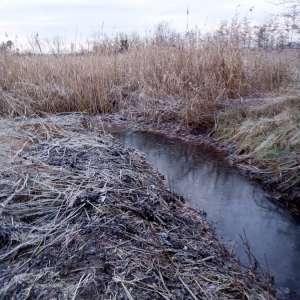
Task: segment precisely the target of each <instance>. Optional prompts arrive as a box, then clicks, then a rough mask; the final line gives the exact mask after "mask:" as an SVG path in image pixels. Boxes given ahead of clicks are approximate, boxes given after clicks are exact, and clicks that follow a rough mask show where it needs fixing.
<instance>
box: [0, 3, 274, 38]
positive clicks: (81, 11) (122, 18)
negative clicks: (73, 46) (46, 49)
mask: <svg viewBox="0 0 300 300" xmlns="http://www.w3.org/2000/svg"><path fill="white" fill-rule="evenodd" d="M187 7H188V8H189V11H190V16H189V24H190V28H193V27H195V26H198V28H200V30H202V31H207V30H209V29H211V28H213V27H215V26H217V25H218V24H219V23H220V22H221V21H222V20H229V19H231V18H232V17H233V16H234V15H235V13H236V12H238V14H239V15H240V16H241V17H243V16H248V17H250V19H251V20H252V21H253V22H256V23H261V22H262V21H263V20H264V19H265V18H267V17H269V16H270V15H271V14H274V13H276V10H278V7H276V6H275V5H273V4H272V0H269V1H261V0H252V1H250V0H151V1H149V0H148V1H146V0H0V40H4V39H7V38H9V39H12V40H13V41H16V40H17V41H19V42H24V41H25V40H27V39H28V38H29V37H30V36H32V34H33V33H39V36H40V37H41V38H42V39H45V38H49V39H52V38H54V37H57V36H60V37H61V38H62V39H65V40H74V39H81V40H82V39H83V38H91V37H92V36H93V34H95V33H97V32H100V31H101V28H102V24H104V25H103V31H104V32H105V33H106V34H108V35H111V34H115V33H117V32H139V33H145V32H149V30H151V29H153V27H154V25H156V24H158V23H159V22H162V21H166V22H169V23H170V25H171V27H172V28H174V29H176V30H178V31H184V30H185V28H186V20H187V18H186V10H187ZM252 7H253V11H252V12H250V8H252Z"/></svg>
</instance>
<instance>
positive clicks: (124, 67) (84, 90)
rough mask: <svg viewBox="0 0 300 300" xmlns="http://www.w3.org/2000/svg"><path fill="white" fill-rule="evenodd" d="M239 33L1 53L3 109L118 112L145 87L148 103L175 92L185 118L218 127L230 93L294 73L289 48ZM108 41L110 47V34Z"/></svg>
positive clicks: (247, 92) (254, 89)
mask: <svg viewBox="0 0 300 300" xmlns="http://www.w3.org/2000/svg"><path fill="white" fill-rule="evenodd" d="M232 36H234V35H233V34H232V33H230V32H229V33H228V36H226V37H223V38H222V39H219V38H218V37H217V36H216V37H214V36H210V37H205V38H203V39H202V40H198V39H196V38H195V39H194V40H193V38H191V37H190V38H187V39H186V40H184V41H174V43H163V42H160V43H157V42H155V40H150V41H149V40H144V41H143V40H138V41H131V42H130V47H129V50H128V51H125V52H124V51H123V52H122V53H120V52H117V51H113V52H109V51H108V52H107V51H102V50H101V51H96V52H87V53H83V54H78V53H71V54H58V55H50V54H44V55H15V54H12V53H2V54H0V75H1V76H0V88H2V90H3V91H1V98H0V114H1V115H5V116H16V115H23V114H28V115H31V114H41V113H43V112H47V113H57V112H72V111H81V112H83V111H85V112H89V113H104V112H112V111H118V110H120V109H122V108H124V107H128V106H130V105H132V103H131V101H130V100H131V97H130V96H131V95H132V93H134V92H136V93H137V92H138V93H141V92H143V93H144V94H145V95H146V97H144V98H143V99H141V101H142V102H141V103H140V107H144V109H143V110H147V107H149V105H148V103H147V99H148V98H149V97H155V98H161V99H163V98H165V97H172V98H173V99H176V100H177V101H178V102H179V105H178V107H179V108H180V110H179V111H178V112H177V118H178V120H181V121H183V122H185V123H186V124H188V125H193V124H196V125H199V124H200V125H201V124H203V126H204V127H209V126H210V127H211V126H212V125H213V123H214V118H213V115H214V113H215V112H216V110H217V109H218V107H219V106H220V105H222V104H223V100H226V99H228V98H238V97H241V96H253V95H259V94H262V93H265V92H274V91H277V90H278V89H279V88H281V87H284V86H286V85H287V84H288V83H289V82H290V81H291V80H292V79H294V77H295V70H294V63H293V62H294V60H293V57H292V56H291V55H289V53H286V52H284V51H283V52H279V51H268V50H259V49H243V48H241V47H240V46H239V44H238V43H237V41H236V40H235V39H234V38H233V37H232ZM103 43H107V44H108V45H107V47H106V45H104V44H103V45H102V48H103V49H106V48H109V45H110V44H111V41H104V42H103ZM102 48H101V49H102ZM116 91H118V92H117V93H116ZM168 104H169V103H168V102H166V103H165V107H166V109H167V106H168ZM150 112H151V111H150ZM150 112H149V113H148V116H149V118H151V116H152V114H151V113H150Z"/></svg>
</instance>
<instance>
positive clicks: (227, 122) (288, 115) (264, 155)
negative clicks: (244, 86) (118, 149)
mask: <svg viewBox="0 0 300 300" xmlns="http://www.w3.org/2000/svg"><path fill="white" fill-rule="evenodd" d="M258 100H259V101H258ZM299 103H300V98H298V97H294V96H287V97H277V98H274V97H270V98H259V99H256V101H255V100H253V99H248V101H246V100H245V101H244V102H243V103H232V102H230V103H228V104H227V108H226V109H225V110H224V112H220V115H219V117H218V120H217V121H216V124H215V127H214V128H210V129H207V128H203V127H201V126H200V127H197V126H196V127H194V126H192V127H190V126H187V124H183V123H181V122H178V117H176V116H175V115H174V114H175V113H174V114H173V115H172V116H170V115H168V117H164V118H163V117H162V116H164V113H163V112H160V113H159V116H160V117H157V119H153V118H152V119H151V118H149V117H148V116H145V115H144V114H142V113H139V112H135V113H129V112H128V111H125V112H123V114H119V113H117V114H110V115H104V116H99V117H96V120H97V121H96V122H95V121H89V123H90V124H93V125H90V126H96V127H98V129H99V128H100V129H104V131H105V130H107V131H109V132H114V131H119V130H122V129H124V128H130V129H133V130H139V131H151V132H156V133H160V134H162V135H165V136H167V137H171V138H179V139H181V140H184V141H186V142H189V143H193V144H205V146H206V147H207V148H208V151H211V152H213V153H215V154H216V155H221V156H223V157H224V159H226V160H227V161H228V162H229V163H230V164H232V165H235V166H236V167H237V168H238V169H239V170H240V172H241V173H242V174H243V175H245V176H247V177H249V178H251V179H253V180H255V181H258V182H260V183H261V185H262V186H263V187H264V189H265V190H267V191H268V193H270V194H271V195H272V199H273V200H275V201H276V203H277V204H278V205H280V206H282V207H285V208H287V209H288V210H289V211H290V212H291V213H292V214H294V215H300V181H299V178H300V174H299V170H300V169H299V159H300V151H299V145H300V144H299V132H300V130H299V124H300V123H299V120H298V119H297V118H298V117H297V112H298V111H299ZM298 115H299V114H298ZM87 119H88V118H87ZM94 119H95V117H93V120H94ZM153 120H154V121H153ZM293 120H294V121H293ZM251 122H252V123H251ZM249 124H253V125H251V126H252V127H250V128H249V126H248V125H249ZM247 126H248V127H247ZM268 143H269V144H268Z"/></svg>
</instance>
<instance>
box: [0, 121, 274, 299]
mask: <svg viewBox="0 0 300 300" xmlns="http://www.w3.org/2000/svg"><path fill="white" fill-rule="evenodd" d="M59 119H60V118H59V117H55V120H56V121H55V123H57V122H58V120H59ZM71 119H72V120H76V122H78V120H80V117H79V116H75V117H74V118H70V116H67V117H66V118H65V120H67V123H66V124H65V125H64V126H63V127H61V126H57V125H55V124H54V123H51V122H49V120H45V119H44V120H41V121H38V120H37V119H36V120H29V121H20V122H19V123H17V125H18V126H17V127H16V128H18V130H19V133H15V136H19V137H20V138H22V140H23V141H24V142H27V144H26V147H25V148H24V149H23V150H22V151H21V152H19V155H18V156H19V158H18V160H16V161H15V162H14V164H11V166H10V168H9V169H7V170H5V171H1V172H0V186H1V194H0V199H1V210H0V215H1V222H0V265H1V268H0V298H1V299H49V298H52V299H53V298H55V299H94V298H98V299H194V300H195V299H273V297H272V295H271V293H270V291H269V290H268V284H267V282H263V281H259V279H258V278H257V277H256V276H255V275H254V274H252V273H251V272H246V273H242V272H241V270H240V269H239V267H238V264H237V263H236V262H235V261H234V259H233V258H232V257H230V255H229V254H228V253H227V252H226V250H224V248H223V247H222V246H221V245H220V244H219V243H218V241H217V240H216V238H215V236H214V234H213V232H212V230H211V228H210V226H209V225H208V224H207V222H206V220H205V219H204V218H203V217H202V216H201V215H200V214H199V213H196V212H194V211H192V210H190V209H188V208H187V207H185V206H184V204H183V203H182V200H181V199H179V198H178V197H177V196H176V195H174V194H172V193H170V192H169V191H167V190H166V188H165V186H164V183H163V180H162V178H161V177H160V176H159V175H158V174H156V173H155V172H154V170H152V169H151V168H150V167H149V166H148V164H147V163H146V162H145V160H144V159H143V158H141V156H140V155H139V154H138V153H136V152H135V151H133V150H130V149H124V148H123V147H122V146H121V145H119V144H117V143H116V142H115V141H114V140H112V138H111V137H109V136H105V135H100V136H98V137H97V136H95V133H93V134H90V133H88V132H86V131H85V129H83V128H80V127H79V126H78V123H76V126H74V124H72V122H70V120H71ZM26 122H27V123H26Z"/></svg>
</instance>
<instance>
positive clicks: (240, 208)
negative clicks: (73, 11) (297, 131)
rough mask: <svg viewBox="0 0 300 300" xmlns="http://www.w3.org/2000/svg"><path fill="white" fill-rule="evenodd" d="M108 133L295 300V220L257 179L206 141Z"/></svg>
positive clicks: (299, 274)
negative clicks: (194, 142) (145, 162)
mask: <svg viewBox="0 0 300 300" xmlns="http://www.w3.org/2000/svg"><path fill="white" fill-rule="evenodd" d="M112 134H113V135H114V136H116V137H117V138H118V139H119V140H120V141H121V142H122V143H123V144H125V145H126V146H129V147H132V148H135V149H137V150H139V151H140V152H142V153H143V154H144V155H145V157H146V159H147V160H148V161H149V162H150V164H151V165H152V166H153V167H154V168H156V169H157V170H159V171H160V173H161V174H163V175H164V176H165V178H166V180H167V183H168V185H169V188H170V189H171V190H172V191H174V192H176V193H178V194H180V195H182V196H183V197H184V198H185V199H186V201H187V204H188V205H190V206H191V207H193V208H194V209H196V210H201V211H202V210H204V211H205V212H206V213H207V219H208V220H209V221H210V223H211V224H212V225H213V226H214V227H215V230H216V233H217V235H218V237H219V238H220V240H221V241H222V242H223V243H224V244H225V245H227V248H229V249H231V248H232V247H234V252H235V254H236V256H237V257H238V258H239V260H240V261H241V263H242V264H243V265H247V264H248V263H249V260H248V256H247V255H246V251H245V246H243V242H242V239H241V236H243V237H246V239H247V241H248V244H249V245H250V247H251V252H252V253H253V254H254V256H255V257H256V259H257V260H258V262H259V264H260V266H261V267H262V268H263V269H264V270H265V271H267V272H270V273H271V274H272V275H274V278H275V284H276V287H277V288H278V289H279V290H280V291H281V293H283V294H285V295H286V297H287V298H289V299H300V220H296V219H295V218H293V217H292V216H290V214H289V213H288V212H287V211H286V210H284V209H282V208H280V207H278V206H277V205H275V204H274V203H273V202H272V201H270V199H269V197H268V195H267V194H266V193H265V192H264V191H263V189H262V188H261V187H260V186H259V185H258V184H256V183H253V182H251V181H250V180H249V179H247V178H245V177H243V176H242V175H241V174H240V173H239V172H238V171H237V170H236V169H235V168H233V167H231V166H229V164H228V163H227V162H226V161H225V160H224V158H223V157H222V156H221V155H218V154H217V153H214V152H213V151H212V150H211V149H209V148H208V147H207V146H202V145H192V144H189V143H185V142H183V141H181V140H178V139H171V138H167V137H165V136H163V135H160V134H155V133H149V132H133V131H128V130H124V131H118V132H115V133H112Z"/></svg>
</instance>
